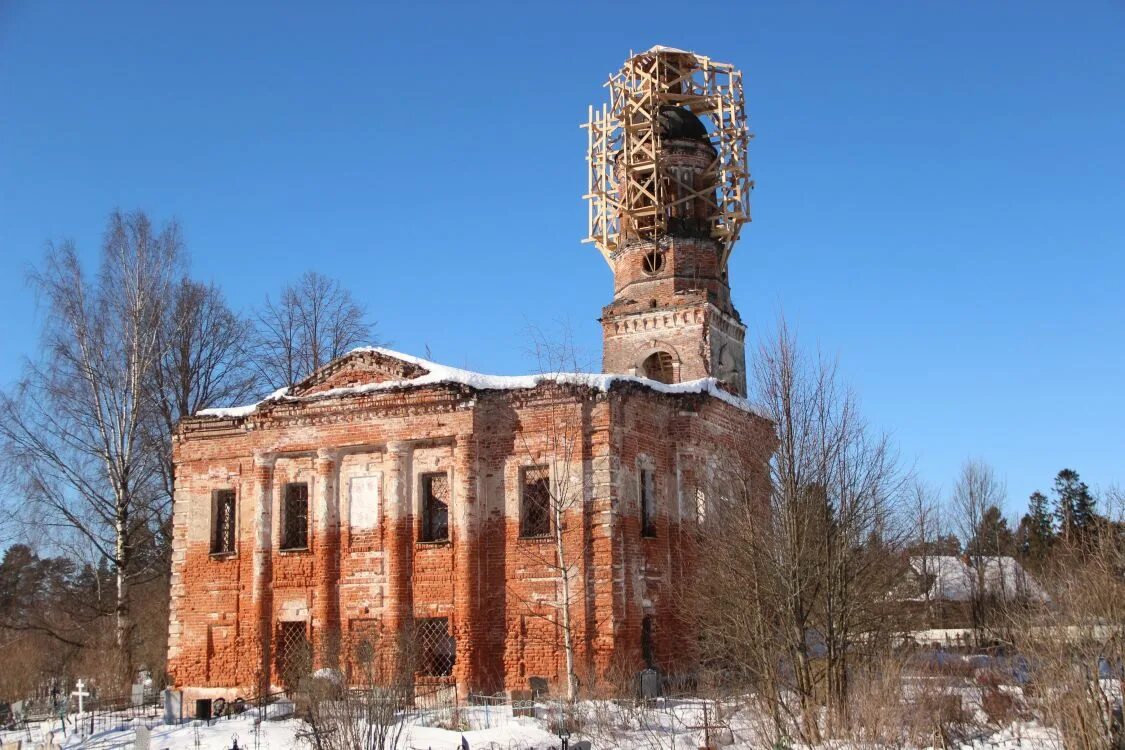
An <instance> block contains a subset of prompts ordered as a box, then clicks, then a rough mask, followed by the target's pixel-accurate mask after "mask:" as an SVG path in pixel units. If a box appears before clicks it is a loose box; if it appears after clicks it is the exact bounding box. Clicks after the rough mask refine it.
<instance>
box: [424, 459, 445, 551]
mask: <svg viewBox="0 0 1125 750" xmlns="http://www.w3.org/2000/svg"><path fill="white" fill-rule="evenodd" d="M448 540H449V476H448V475H446V474H425V475H423V476H422V541H423V542H445V541H448Z"/></svg>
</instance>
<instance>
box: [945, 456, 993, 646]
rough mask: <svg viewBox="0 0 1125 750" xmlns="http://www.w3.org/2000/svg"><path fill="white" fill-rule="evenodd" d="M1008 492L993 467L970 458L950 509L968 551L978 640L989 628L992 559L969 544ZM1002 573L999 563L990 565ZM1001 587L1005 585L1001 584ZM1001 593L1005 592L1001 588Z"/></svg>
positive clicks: (971, 605)
mask: <svg viewBox="0 0 1125 750" xmlns="http://www.w3.org/2000/svg"><path fill="white" fill-rule="evenodd" d="M1005 494H1006V490H1005V488H1004V483H1003V482H1002V481H1001V480H1000V479H998V478H997V477H996V472H994V471H993V469H992V467H991V466H989V465H988V464H987V463H985V462H984V461H981V460H980V459H970V460H968V461H966V462H965V463H964V464H963V465H962V466H961V474H960V475H959V476H958V477H957V483H956V484H955V485H954V487H953V498H952V501H951V504H950V506H951V507H950V510H951V512H952V514H953V521H954V524H955V525H956V528H957V533H958V535H959V536H960V537H961V540H962V542H963V543H964V544H965V547H966V549H967V554H966V559H967V560H968V565H969V570H970V575H971V577H972V580H971V581H969V615H970V618H971V620H972V626H973V629H974V631H975V632H976V636H977V639H978V640H983V638H984V629H985V628H986V627H987V626H988V625H989V609H990V606H989V604H990V601H989V600H990V593H989V585H988V569H989V566H990V562H989V557H988V556H987V555H985V554H983V552H982V550H980V549H976V550H973V549H972V548H971V547H970V542H971V541H972V540H974V539H976V538H977V536H978V534H979V532H980V531H981V529H982V528H983V526H984V520H985V515H986V513H987V512H988V509H989V508H990V507H993V506H995V507H997V508H1000V507H1003V505H1004V496H1005ZM991 565H993V566H994V567H995V568H996V570H997V571H998V572H999V571H1002V570H1003V568H1002V566H1001V565H1000V561H994V562H993V563H991ZM1000 583H1001V584H1002V582H1000ZM1000 591H1003V586H1002V585H1001V588H1000Z"/></svg>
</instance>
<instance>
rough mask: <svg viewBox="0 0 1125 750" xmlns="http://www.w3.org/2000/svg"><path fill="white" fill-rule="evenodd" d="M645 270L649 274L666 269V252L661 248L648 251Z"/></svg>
mask: <svg viewBox="0 0 1125 750" xmlns="http://www.w3.org/2000/svg"><path fill="white" fill-rule="evenodd" d="M643 269H644V272H645V273H646V274H648V275H649V276H652V275H654V274H658V273H660V272H661V271H663V270H664V253H662V252H660V251H659V250H653V251H652V252H651V253H646V254H645V258H644V265H643Z"/></svg>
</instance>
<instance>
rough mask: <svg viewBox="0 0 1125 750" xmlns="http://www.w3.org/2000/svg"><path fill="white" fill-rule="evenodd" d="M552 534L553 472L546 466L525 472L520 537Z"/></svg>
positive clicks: (521, 501)
mask: <svg viewBox="0 0 1125 750" xmlns="http://www.w3.org/2000/svg"><path fill="white" fill-rule="evenodd" d="M550 533H551V472H550V470H549V469H548V468H547V467H546V466H529V467H527V468H526V469H524V470H523V482H522V496H521V498H520V536H547V535H548V534H550Z"/></svg>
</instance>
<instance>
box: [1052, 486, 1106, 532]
mask: <svg viewBox="0 0 1125 750" xmlns="http://www.w3.org/2000/svg"><path fill="white" fill-rule="evenodd" d="M1055 517H1056V518H1057V519H1058V521H1059V536H1060V537H1062V539H1063V540H1064V541H1067V542H1071V543H1078V542H1081V541H1082V540H1083V539H1084V538H1086V537H1087V536H1089V534H1090V532H1092V531H1093V530H1094V524H1095V523H1096V520H1097V516H1096V514H1095V512H1094V497H1093V495H1091V494H1090V488H1089V487H1087V486H1086V483H1085V482H1083V481H1082V480H1081V479H1079V477H1078V472H1077V471H1074V470H1073V469H1063V470H1062V471H1060V472H1059V473H1058V475H1057V476H1055Z"/></svg>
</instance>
